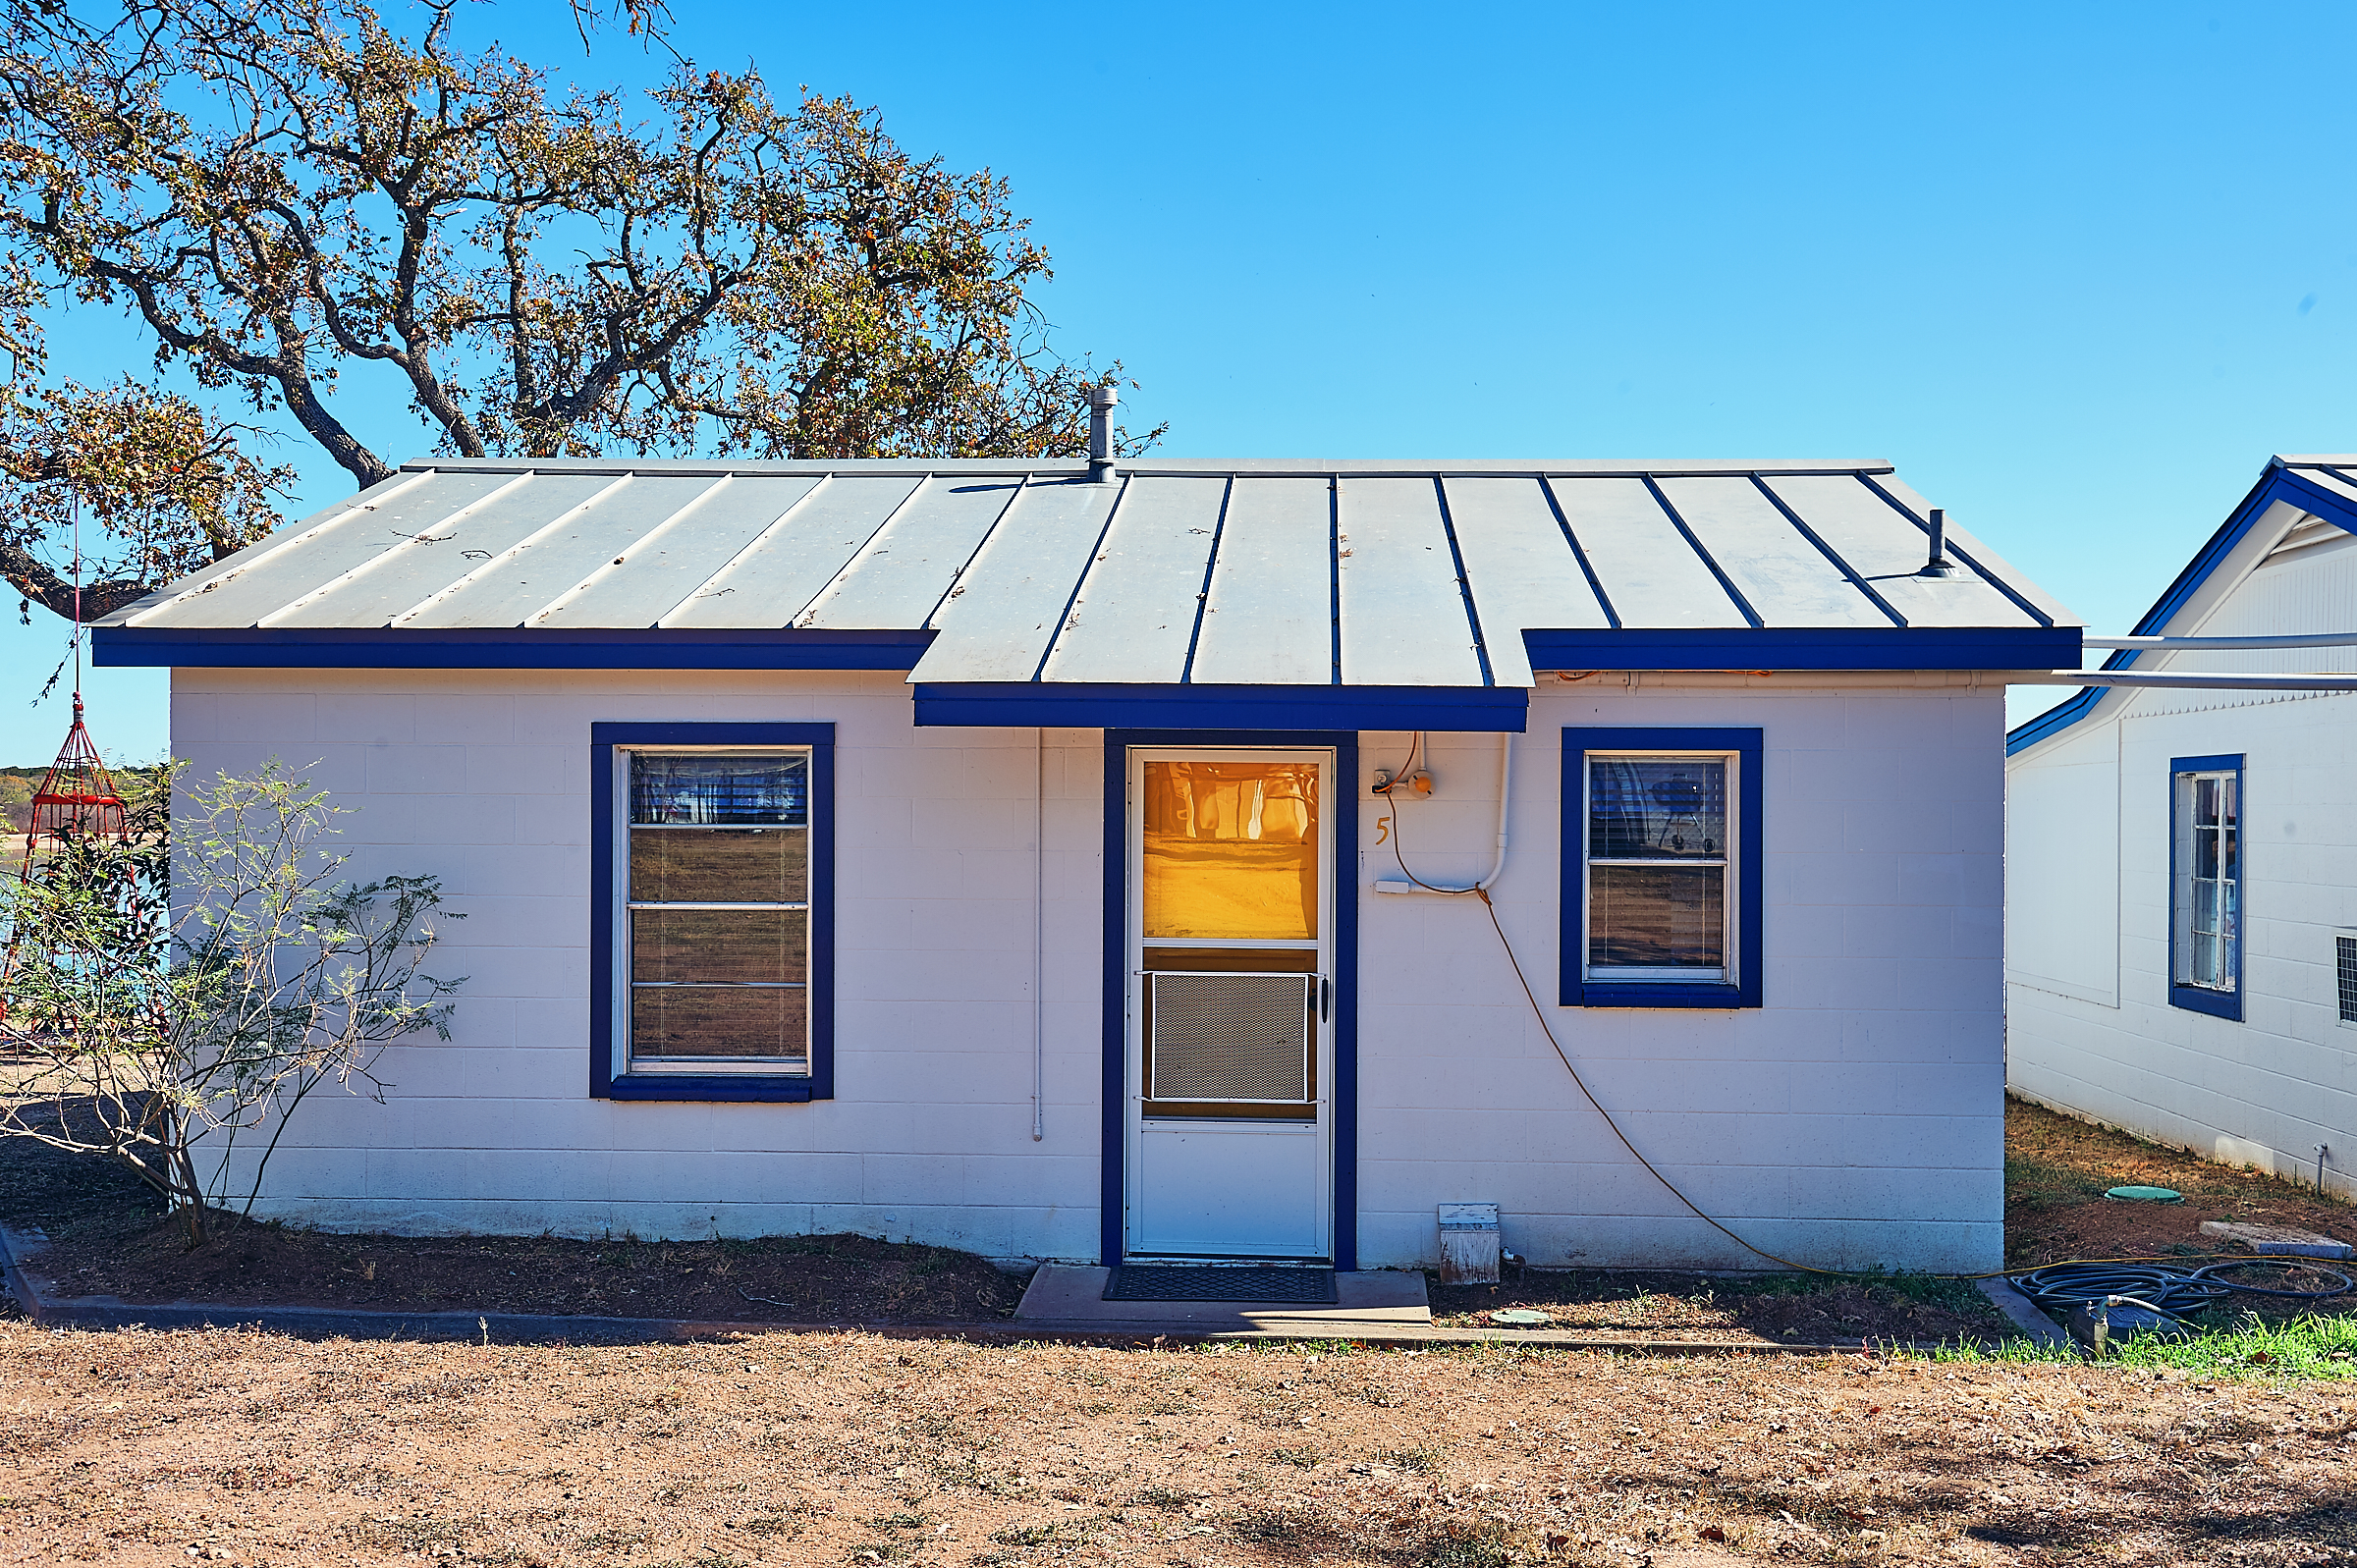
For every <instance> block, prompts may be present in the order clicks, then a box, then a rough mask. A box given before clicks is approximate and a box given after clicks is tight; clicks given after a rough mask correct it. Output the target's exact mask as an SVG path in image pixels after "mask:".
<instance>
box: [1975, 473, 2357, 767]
mask: <svg viewBox="0 0 2357 1568" xmlns="http://www.w3.org/2000/svg"><path fill="white" fill-rule="evenodd" d="M2278 501H2287V502H2289V503H2291V504H2292V505H2293V506H2295V507H2298V508H2299V509H2300V510H2301V511H2302V512H2309V513H2314V514H2316V515H2317V516H2320V517H2323V518H2324V519H2325V520H2326V521H2328V522H2330V523H2332V524H2334V525H2335V526H2337V527H2340V528H2345V529H2347V530H2348V531H2349V532H2350V533H2353V534H2357V507H2352V506H2350V505H2349V502H2348V500H2347V498H2345V497H2343V496H2338V495H2335V494H2333V493H2332V492H2331V491H2330V490H2327V489H2325V488H2324V487H2323V486H2322V485H2319V484H2317V483H2315V482H2314V481H2312V480H2309V479H2304V478H2302V477H2301V476H2300V473H2299V471H2298V470H2297V469H2295V468H2286V467H2284V466H2282V465H2281V464H2280V463H2277V462H2275V461H2274V460H2270V461H2269V462H2268V465H2267V471H2266V472H2265V473H2263V474H2261V475H2260V476H2259V482H2258V483H2257V484H2255V485H2253V486H2251V493H2250V494H2249V495H2247V496H2244V497H2243V498H2242V504H2241V505H2239V506H2237V507H2236V508H2235V509H2234V510H2233V512H2232V513H2230V514H2227V517H2226V520H2225V521H2224V522H2221V523H2220V524H2219V526H2218V532H2216V533H2214V534H2212V535H2211V536H2210V539H2209V542H2208V543H2206V544H2204V545H2203V546H2202V548H2201V549H2200V550H2198V551H2196V552H2195V553H2194V557H2193V559H2192V560H2191V561H2189V562H2187V563H2186V564H2185V569H2184V570H2182V571H2180V572H2178V573H2177V575H2176V579H2175V580H2174V581H2172V582H2171V583H2170V584H2169V585H2168V587H2167V588H2166V589H2165V590H2164V591H2163V592H2162V595H2161V597H2160V598H2158V599H2156V600H2154V601H2153V607H2152V608H2151V609H2150V610H2147V611H2146V612H2145V613H2144V614H2143V616H2142V617H2140V618H2139V619H2138V620H2137V622H2136V624H2135V625H2133V626H2131V627H2130V628H2129V629H2128V635H2129V636H2131V637H2158V636H2162V635H2165V633H2166V631H2167V627H2168V623H2169V622H2171V621H2173V620H2175V619H2176V614H2177V612H2178V611H2180V610H2182V609H2184V608H2185V602H2186V601H2187V600H2188V599H2191V598H2192V597H2193V596H2194V594H2196V593H2197V592H2199V591H2200V589H2201V586H2202V584H2204V583H2206V582H2208V581H2209V580H2210V579H2211V577H2212V576H2214V575H2215V574H2216V573H2217V571H2218V568H2220V566H2221V565H2223V564H2224V562H2225V559H2226V557H2227V555H2228V554H2230V553H2231V552H2232V551H2233V549H2234V547H2235V546H2236V545H2238V544H2240V543H2242V539H2243V536H2244V535H2245V534H2247V533H2249V532H2250V531H2251V529H2252V528H2253V527H2255V526H2257V524H2258V521H2259V519H2260V518H2261V517H2264V516H2266V515H2267V509H2268V508H2270V507H2272V506H2274V505H2275V503H2276V502H2278ZM2143 651H2144V650H2142V649H2138V648H2120V649H2116V650H2114V651H2113V653H2112V655H2111V657H2110V658H2109V659H2106V660H2105V661H2104V662H2103V665H2102V668H2103V669H2106V670H2125V669H2128V668H2129V667H2130V666H2132V665H2134V664H2135V663H2136V656H2137V655H2138V654H2139V653H2141V652H2143ZM2056 668H2057V669H2059V668H2060V666H2056ZM2115 689H2117V688H2115V687H2109V686H2089V687H2087V688H2086V689H2085V690H2083V691H2080V692H2078V693H2077V694H2076V695H2074V696H2071V697H2069V698H2066V699H2065V700H2063V701H2062V702H2059V703H2056V705H2055V706H2054V707H2052V708H2049V709H2048V710H2047V711H2046V712H2044V713H2042V714H2040V715H2038V716H2037V717H2036V718H2034V719H2031V720H2028V721H2026V722H2025V723H2023V724H2022V725H2020V726H2019V727H2017V728H2016V729H2014V730H2012V731H2011V732H2010V733H2008V734H2007V735H2006V736H2005V755H2006V756H2008V757H2010V756H2013V755H2015V754H2016V753H2018V752H2021V751H2024V750H2027V749H2028V748H2029V747H2031V746H2034V745H2036V744H2037V743H2038V742H2039V741H2041V740H2044V739H2046V738H2047V736H2049V735H2053V734H2058V733H2060V732H2061V731H2062V730H2067V729H2069V728H2070V727H2071V726H2072V725H2074V724H2077V723H2078V722H2079V721H2080V720H2082V719H2084V718H2086V717H2087V716H2088V715H2089V714H2090V713H2092V712H2094V711H2095V706H2096V704H2098V703H2100V702H2102V701H2103V700H2104V696H2105V694H2106V693H2107V692H2109V691H2111V690H2115Z"/></svg>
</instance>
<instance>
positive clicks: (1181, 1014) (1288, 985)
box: [1146, 971, 1317, 1106]
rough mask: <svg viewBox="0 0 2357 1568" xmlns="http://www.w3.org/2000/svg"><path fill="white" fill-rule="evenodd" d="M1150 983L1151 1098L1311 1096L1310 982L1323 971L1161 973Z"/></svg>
mask: <svg viewBox="0 0 2357 1568" xmlns="http://www.w3.org/2000/svg"><path fill="white" fill-rule="evenodd" d="M1146 981H1147V987H1148V989H1147V993H1146V996H1147V1001H1146V1007H1147V1037H1146V1038H1147V1040H1148V1041H1149V1042H1150V1044H1151V1047H1152V1050H1151V1052H1150V1057H1151V1059H1150V1060H1149V1061H1148V1062H1147V1068H1146V1098H1147V1099H1149V1100H1167V1101H1224V1102H1228V1103H1231V1104H1237V1105H1244V1104H1263V1105H1294V1106H1297V1105H1300V1104H1302V1103H1303V1102H1305V1101H1307V1100H1308V1099H1309V1051H1310V1034H1309V998H1310V990H1309V988H1310V987H1311V986H1313V985H1315V984H1317V976H1315V975H1220V974H1174V973H1170V972H1167V971H1158V972H1155V973H1152V974H1149V975H1148V976H1147V977H1146Z"/></svg>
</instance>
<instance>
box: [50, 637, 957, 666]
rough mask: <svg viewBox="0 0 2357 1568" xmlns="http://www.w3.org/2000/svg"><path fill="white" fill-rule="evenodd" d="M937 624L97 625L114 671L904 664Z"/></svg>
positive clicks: (98, 651) (100, 656) (97, 643)
mask: <svg viewBox="0 0 2357 1568" xmlns="http://www.w3.org/2000/svg"><path fill="white" fill-rule="evenodd" d="M932 641H933V633H932V632H930V631H803V630H776V631H740V630H728V631H702V630H692V631H691V630H673V629H667V628H663V627H627V628H626V627H617V628H612V629H607V628H602V627H601V628H594V629H585V630H576V629H571V628H566V629H559V628H556V627H538V626H533V627H526V626H499V627H486V628H474V627H462V628H455V629H450V630H442V631H404V630H398V629H394V628H390V627H381V626H380V627H373V628H366V629H359V628H352V627H340V626H321V627H310V626H238V627H184V626H93V627H92V628H91V629H90V659H91V662H92V663H93V664H99V665H107V666H115V667H143V668H149V669H153V668H169V667H179V668H184V669H185V668H205V669H215V670H221V669H230V670H252V669H266V670H901V671H907V670H913V669H915V668H916V662H917V660H919V659H920V658H922V657H924V652H925V649H926V647H927V646H928V645H929V644H931V642H932Z"/></svg>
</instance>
